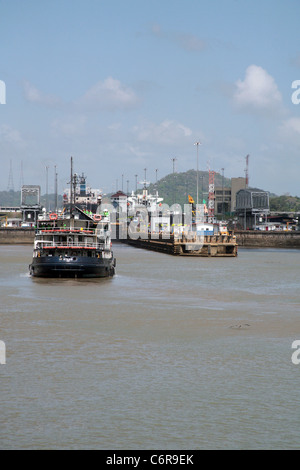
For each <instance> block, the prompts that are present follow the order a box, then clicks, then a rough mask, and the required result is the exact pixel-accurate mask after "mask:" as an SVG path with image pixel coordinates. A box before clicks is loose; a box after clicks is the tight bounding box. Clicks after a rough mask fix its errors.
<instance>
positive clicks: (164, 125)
mask: <svg viewBox="0 0 300 470" xmlns="http://www.w3.org/2000/svg"><path fill="white" fill-rule="evenodd" d="M133 131H134V133H135V135H136V137H137V140H138V141H142V142H152V143H159V144H167V145H169V144H173V143H174V142H180V141H181V140H182V139H185V138H187V137H190V136H191V135H192V131H191V129H189V128H188V127H186V126H184V125H183V124H180V123H179V122H176V121H171V120H164V121H162V122H161V123H160V124H155V123H152V122H150V123H145V124H144V125H140V126H135V127H134V128H133Z"/></svg>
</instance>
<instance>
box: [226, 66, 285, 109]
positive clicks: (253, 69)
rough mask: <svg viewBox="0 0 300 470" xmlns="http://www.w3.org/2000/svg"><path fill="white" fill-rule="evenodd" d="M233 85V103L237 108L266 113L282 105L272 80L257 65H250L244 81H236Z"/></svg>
mask: <svg viewBox="0 0 300 470" xmlns="http://www.w3.org/2000/svg"><path fill="white" fill-rule="evenodd" d="M235 85H236V88H235V93H234V101H235V103H236V105H237V106H238V107H239V108H243V109H248V110H255V111H264V110H265V111H266V110H272V109H275V108H278V107H279V106H280V105H281V104H282V97H281V94H280V92H279V90H278V87H277V85H276V82H275V80H274V78H273V77H272V76H271V75H269V74H268V73H267V72H266V70H264V69H263V68H262V67H259V66H258V65H250V66H249V67H248V68H247V70H246V74H245V79H244V80H243V81H242V80H238V81H237V82H236V84H235Z"/></svg>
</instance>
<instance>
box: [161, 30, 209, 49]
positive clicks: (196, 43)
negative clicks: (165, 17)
mask: <svg viewBox="0 0 300 470" xmlns="http://www.w3.org/2000/svg"><path fill="white" fill-rule="evenodd" d="M152 34H153V35H154V36H156V37H158V38H162V39H166V40H168V41H170V42H173V43H175V44H177V45H178V46H179V47H181V48H182V49H185V50H186V51H192V52H201V51H202V50H203V49H204V48H205V46H206V44H205V42H204V41H203V40H202V39H200V38H198V37H197V36H195V35H193V34H187V33H182V32H178V31H163V30H162V28H161V26H160V25H159V24H157V23H155V24H153V25H152Z"/></svg>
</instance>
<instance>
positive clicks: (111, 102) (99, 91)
mask: <svg viewBox="0 0 300 470" xmlns="http://www.w3.org/2000/svg"><path fill="white" fill-rule="evenodd" d="M138 102H139V99H138V97H137V95H136V94H135V92H134V91H133V90H132V89H131V88H129V87H128V86H126V85H123V84H122V83H121V82H120V81H119V80H116V79H115V78H112V77H108V78H106V79H105V80H104V81H103V82H102V81H99V82H98V83H96V84H95V85H93V86H92V87H91V88H90V89H89V90H88V91H87V92H86V93H85V94H84V95H83V96H82V97H81V98H80V99H79V100H78V101H77V102H76V104H77V105H79V106H80V107H83V108H84V109H90V110H108V111H115V110H118V109H129V108H132V107H135V106H136V105H137V104H138Z"/></svg>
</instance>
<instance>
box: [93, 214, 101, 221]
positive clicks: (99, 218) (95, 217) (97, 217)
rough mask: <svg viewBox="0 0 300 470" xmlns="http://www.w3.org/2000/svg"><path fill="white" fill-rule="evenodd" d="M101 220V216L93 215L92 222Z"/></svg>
mask: <svg viewBox="0 0 300 470" xmlns="http://www.w3.org/2000/svg"><path fill="white" fill-rule="evenodd" d="M101 219H102V216H101V215H100V214H95V215H94V221H95V222H100V220H101Z"/></svg>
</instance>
